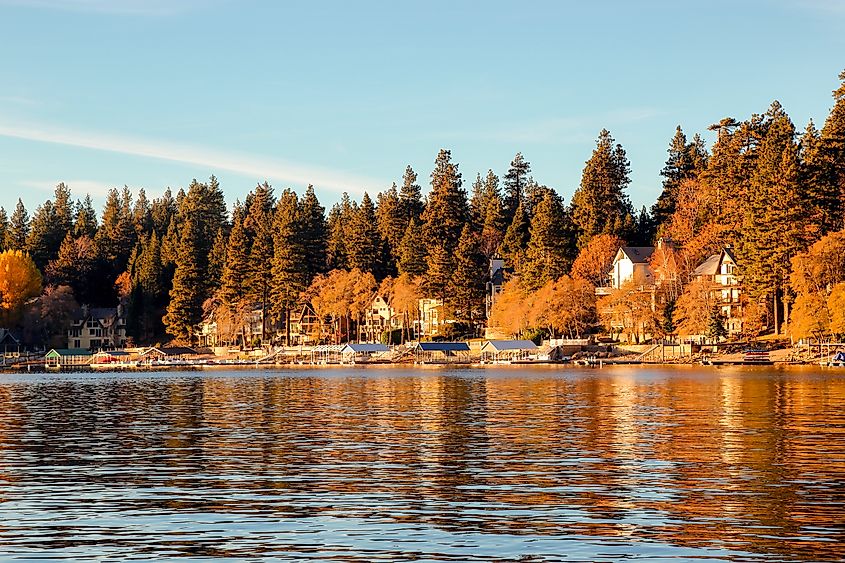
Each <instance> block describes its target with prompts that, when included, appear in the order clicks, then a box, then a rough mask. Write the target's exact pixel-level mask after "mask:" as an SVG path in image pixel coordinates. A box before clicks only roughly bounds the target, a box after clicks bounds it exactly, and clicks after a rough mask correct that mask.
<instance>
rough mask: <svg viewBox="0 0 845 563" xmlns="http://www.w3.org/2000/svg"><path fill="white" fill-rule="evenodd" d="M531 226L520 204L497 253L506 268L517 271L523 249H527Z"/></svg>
mask: <svg viewBox="0 0 845 563" xmlns="http://www.w3.org/2000/svg"><path fill="white" fill-rule="evenodd" d="M530 228H531V224H530V223H529V221H528V214H527V213H526V212H525V207H524V206H523V205H522V204H521V203H520V205H519V206H518V207H517V208H516V213H514V216H513V220H512V221H511V224H510V225H509V226H508V230H507V231H506V232H505V236H504V238H503V239H502V245H501V247H500V250H499V253H500V254H501V256H502V258H504V259H505V261H506V263H507V264H508V266H510V267H512V268H517V269H519V267H520V263H521V261H522V257H523V256H524V254H525V249H526V248H527V247H528V239H529V237H530Z"/></svg>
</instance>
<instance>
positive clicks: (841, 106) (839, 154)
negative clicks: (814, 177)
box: [820, 71, 845, 231]
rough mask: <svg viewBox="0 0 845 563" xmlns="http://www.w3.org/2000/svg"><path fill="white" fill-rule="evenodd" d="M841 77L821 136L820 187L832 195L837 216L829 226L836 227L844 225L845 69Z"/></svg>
mask: <svg viewBox="0 0 845 563" xmlns="http://www.w3.org/2000/svg"><path fill="white" fill-rule="evenodd" d="M839 80H840V81H841V82H842V83H841V84H840V85H839V88H837V89H836V90H834V91H833V100H834V104H833V108H832V109H831V110H830V114H829V115H828V116H827V119H826V120H825V122H824V127H822V131H821V138H820V141H821V147H820V152H821V158H820V160H821V163H820V165H821V166H820V167H821V173H820V180H821V182H822V185H823V187H821V188H820V190H821V191H823V192H824V193H825V194H828V197H829V198H830V199H829V201H830V203H831V204H832V207H831V208H830V209H829V210H828V211H827V213H828V215H829V216H830V217H831V218H833V219H834V221H833V222H832V224H831V227H830V230H837V231H838V230H841V229H842V228H845V71H842V72H841V73H840V74H839ZM834 202H835V203H836V204H835V205H833V204H834Z"/></svg>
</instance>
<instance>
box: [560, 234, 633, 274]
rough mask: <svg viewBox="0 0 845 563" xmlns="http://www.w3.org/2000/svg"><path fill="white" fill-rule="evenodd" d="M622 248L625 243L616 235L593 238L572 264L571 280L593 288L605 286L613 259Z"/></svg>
mask: <svg viewBox="0 0 845 563" xmlns="http://www.w3.org/2000/svg"><path fill="white" fill-rule="evenodd" d="M622 246H625V241H623V240H622V239H621V238H619V237H618V236H616V235H609V234H602V235H596V236H594V237H593V238H591V239H590V241H589V242H588V243H587V244H586V245H585V246H584V248H582V249H581V251H580V252H579V253H578V256H577V257H576V258H575V261H574V262H573V263H572V271H571V275H572V278H573V279H576V280H584V281H587V282H589V283H590V284H592V285H593V287H601V286H604V285H606V284H607V279H608V275H609V274H610V269H611V267H612V265H613V258H614V257H615V256H616V253H617V252H618V251H619V248H620V247H622Z"/></svg>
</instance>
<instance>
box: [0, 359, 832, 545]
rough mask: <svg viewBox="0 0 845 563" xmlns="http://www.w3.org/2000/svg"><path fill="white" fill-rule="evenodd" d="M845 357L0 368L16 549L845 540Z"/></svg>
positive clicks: (8, 508)
mask: <svg viewBox="0 0 845 563" xmlns="http://www.w3.org/2000/svg"><path fill="white" fill-rule="evenodd" d="M843 405H845V370H839V371H836V370H826V371H822V370H818V369H816V370H813V369H789V370H787V369H773V368H719V369H717V368H672V369H670V368H663V369H654V368H642V367H617V368H605V369H602V370H588V369H571V368H569V369H561V368H516V367H512V368H501V369H483V370H481V369H477V370H446V369H423V370H411V369H387V368H349V369H325V370H317V369H311V370H303V369H299V370H289V371H266V372H259V371H240V372H227V371H215V372H192V373H182V374H180V373H160V374H159V373H153V374H116V375H109V374H94V375H92V374H67V375H15V376H11V375H4V376H0V557H2V558H4V559H21V560H31V559H35V558H40V559H42V560H43V559H59V558H67V559H93V558H102V559H154V560H161V559H178V560H190V559H195V560H198V561H199V560H202V561H205V560H209V559H220V560H223V559H231V560H236V559H244V558H252V559H253V560H296V561H302V560H320V561H325V560H339V561H374V560H384V561H559V560H567V561H568V560H572V561H580V560H584V561H595V560H607V561H617V560H624V559H641V560H649V561H654V560H668V559H677V560H688V559H696V560H705V561H707V560H713V561H724V560H729V561H747V560H767V561H776V560H789V561H794V560H825V559H827V560H841V559H843V558H845V534H843V522H845V516H843V514H845V413H844V412H843Z"/></svg>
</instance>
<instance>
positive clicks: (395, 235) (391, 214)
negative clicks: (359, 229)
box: [376, 184, 408, 275]
mask: <svg viewBox="0 0 845 563" xmlns="http://www.w3.org/2000/svg"><path fill="white" fill-rule="evenodd" d="M376 220H377V222H378V231H379V235H380V236H381V238H382V239H383V240H384V241H385V243H386V246H387V252H386V254H387V256H386V258H387V260H385V261H384V266H385V273H386V274H388V275H395V274H396V270H397V263H398V262H399V246H400V245H401V244H402V237H403V236H404V235H405V229H406V228H407V226H408V218H407V216H406V215H405V212H404V210H403V209H402V200H401V199H399V191H398V189H397V188H396V184H393V185H392V186H391V187H390V189H389V190H387V191H385V192H381V193H380V194H379V195H378V205H377V207H376Z"/></svg>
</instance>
